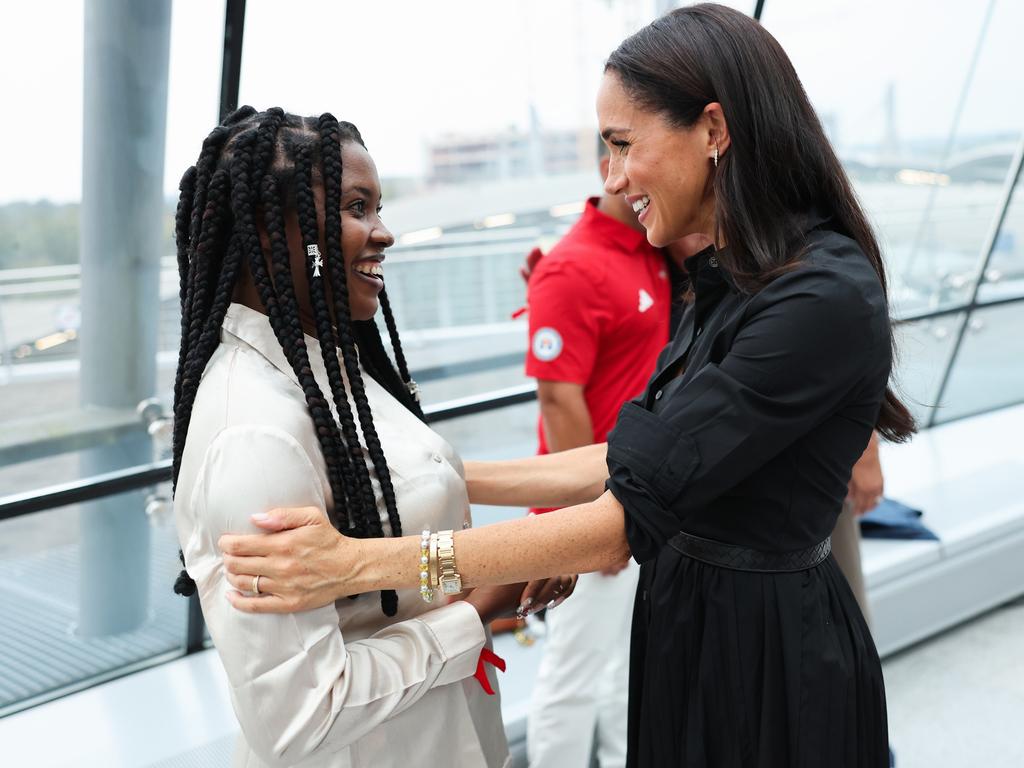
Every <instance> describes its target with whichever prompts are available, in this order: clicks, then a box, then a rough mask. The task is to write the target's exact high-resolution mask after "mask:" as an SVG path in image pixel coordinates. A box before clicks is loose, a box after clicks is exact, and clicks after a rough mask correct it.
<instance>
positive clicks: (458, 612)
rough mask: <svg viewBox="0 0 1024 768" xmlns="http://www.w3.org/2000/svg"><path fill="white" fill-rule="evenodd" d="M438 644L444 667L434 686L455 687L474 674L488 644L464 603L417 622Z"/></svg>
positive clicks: (472, 611) (473, 612) (470, 608)
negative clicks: (460, 681) (453, 684)
mask: <svg viewBox="0 0 1024 768" xmlns="http://www.w3.org/2000/svg"><path fill="white" fill-rule="evenodd" d="M416 621H419V622H422V623H423V624H425V625H426V627H427V629H428V630H429V631H430V633H431V634H432V635H433V636H434V638H435V639H436V640H437V645H438V647H439V648H440V649H441V654H442V658H443V660H444V667H443V668H442V670H441V674H440V675H438V678H437V682H436V683H435V685H448V684H449V683H457V682H458V681H459V680H464V679H465V678H467V677H472V676H473V674H474V673H475V672H476V666H477V662H478V661H479V660H480V649H481V648H483V647H484V643H485V642H486V641H487V635H486V634H485V632H484V625H483V622H481V621H480V614H478V613H477V612H476V608H474V607H473V606H472V605H470V604H469V603H467V602H465V601H464V600H459V601H458V602H454V603H449V604H448V605H446V606H444V607H442V608H437V609H435V610H432V611H428V612H427V613H424V614H422V615H421V616H418V617H417V618H416Z"/></svg>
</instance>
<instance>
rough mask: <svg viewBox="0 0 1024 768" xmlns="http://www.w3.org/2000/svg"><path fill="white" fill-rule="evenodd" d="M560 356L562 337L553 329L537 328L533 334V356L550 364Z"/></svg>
mask: <svg viewBox="0 0 1024 768" xmlns="http://www.w3.org/2000/svg"><path fill="white" fill-rule="evenodd" d="M560 354H562V335H561V334H560V333H559V332H558V331H556V330H555V329H554V328H538V329H537V331H536V332H535V333H534V334H533V356H534V357H536V358H537V359H538V360H540V361H541V362H542V363H550V362H551V361H552V360H554V359H555V358H556V357H558V356H559V355H560Z"/></svg>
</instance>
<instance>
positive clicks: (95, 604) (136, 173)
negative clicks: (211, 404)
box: [78, 0, 171, 636]
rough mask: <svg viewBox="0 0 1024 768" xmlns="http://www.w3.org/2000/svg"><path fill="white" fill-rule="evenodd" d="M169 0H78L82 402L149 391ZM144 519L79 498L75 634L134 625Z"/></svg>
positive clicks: (138, 452)
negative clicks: (81, 0) (81, 2)
mask: <svg viewBox="0 0 1024 768" xmlns="http://www.w3.org/2000/svg"><path fill="white" fill-rule="evenodd" d="M170 36H171V0H149V1H148V2H145V3H139V2H135V1H134V0H90V2H87V3H86V4H85V47H84V50H85V62H84V75H85V83H84V102H83V149H84V151H83V167H82V209H81V210H82V225H81V233H82V234H81V264H82V277H81V304H82V335H81V381H80V388H81V400H82V405H83V406H86V407H88V406H99V407H106V408H118V409H133V410H134V409H135V406H136V405H137V404H138V403H139V401H141V400H143V399H145V398H147V397H152V396H153V395H154V394H155V389H156V341H157V320H158V313H157V307H158V305H159V282H160V255H161V251H162V249H163V247H164V242H163V226H162V224H163V221H162V218H163V209H164V196H163V170H164V137H165V129H166V124H167V70H168V60H169V57H170ZM151 453H152V444H151V441H150V439H149V437H148V435H146V433H145V431H144V430H142V429H140V430H139V432H138V436H137V437H134V438H128V439H125V440H122V441H119V442H118V443H116V444H114V445H110V446H104V447H101V448H96V449H92V450H89V451H85V452H84V453H83V455H82V458H81V462H80V463H81V470H82V472H83V473H84V474H85V475H97V474H102V473H105V472H110V471H112V470H115V469H119V468H121V467H125V466H130V465H133V464H139V463H141V462H143V461H148V460H149V459H150V458H151ZM149 565H150V552H149V523H148V521H147V519H146V515H145V512H144V503H143V494H142V493H141V492H138V491H135V492H130V493H125V494H122V495H119V496H115V497H112V498H109V499H104V500H101V501H96V502H93V503H91V504H88V505H84V506H83V507H82V510H81V578H80V586H79V610H80V613H79V622H78V632H79V633H80V634H83V635H86V636H97V635H106V634H113V633H119V632H126V631H129V630H132V629H134V628H136V627H138V626H139V625H140V624H142V623H143V622H144V621H145V619H146V615H147V603H148V593H149Z"/></svg>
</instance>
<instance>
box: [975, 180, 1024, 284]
mask: <svg viewBox="0 0 1024 768" xmlns="http://www.w3.org/2000/svg"><path fill="white" fill-rule="evenodd" d="M1017 296H1024V185H1022V183H1021V181H1020V180H1018V182H1017V187H1016V188H1015V189H1014V191H1013V197H1012V198H1011V199H1010V205H1009V207H1008V208H1007V209H1006V218H1005V219H1004V221H1003V226H1002V229H1000V231H999V235H998V236H997V238H996V242H995V247H994V248H993V250H992V258H991V260H990V261H989V264H988V269H986V270H985V275H984V279H983V280H982V283H981V286H980V287H979V289H978V300H979V301H982V302H985V301H997V300H999V299H1009V298H1015V297H1017Z"/></svg>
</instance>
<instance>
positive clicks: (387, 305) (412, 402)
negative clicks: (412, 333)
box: [374, 290, 426, 421]
mask: <svg viewBox="0 0 1024 768" xmlns="http://www.w3.org/2000/svg"><path fill="white" fill-rule="evenodd" d="M380 308H381V310H383V314H384V324H385V325H386V326H387V328H388V337H389V338H390V339H391V349H392V351H393V352H394V353H395V363H396V364H397V365H398V374H399V376H401V377H402V389H403V390H404V392H405V394H406V398H405V399H404V400H403V403H404V404H405V407H406V408H408V409H409V410H411V411H412V412H413V413H415V414H416V415H417V416H419V417H420V420H422V421H425V420H426V419H425V418H424V416H423V409H422V408H421V407H420V400H419V396H418V395H416V394H414V389H413V388H414V387H415V386H416V384H415V382H414V381H413V380H412V376H411V375H410V374H409V365H408V363H406V361H405V352H404V351H403V350H402V340H401V339H400V338H399V336H398V324H397V323H396V322H395V315H394V313H393V312H392V311H391V300H390V299H389V298H388V293H387V291H386V290H382V291H381V292H380ZM374 325H375V327H376V324H374ZM377 338H378V339H379V338H380V332H379V331H378V332H377ZM381 347H382V348H383V344H382V345H381ZM388 367H389V368H390V367H391V366H388Z"/></svg>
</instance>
